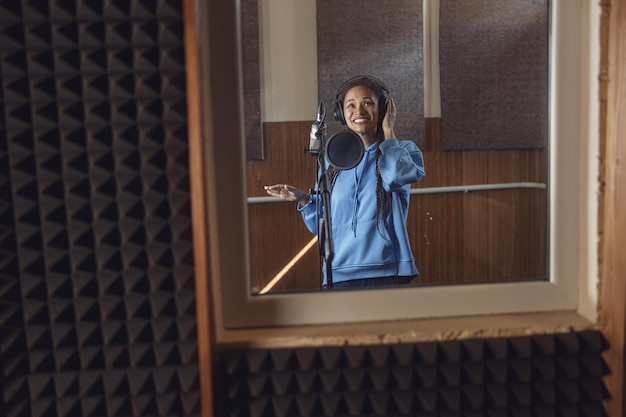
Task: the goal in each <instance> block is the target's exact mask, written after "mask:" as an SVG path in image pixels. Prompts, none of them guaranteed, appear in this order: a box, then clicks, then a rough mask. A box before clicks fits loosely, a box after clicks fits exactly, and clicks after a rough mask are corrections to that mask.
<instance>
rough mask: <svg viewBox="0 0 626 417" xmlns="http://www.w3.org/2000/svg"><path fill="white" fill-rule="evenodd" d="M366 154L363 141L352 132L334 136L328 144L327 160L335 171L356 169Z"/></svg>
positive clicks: (342, 132) (343, 132)
mask: <svg viewBox="0 0 626 417" xmlns="http://www.w3.org/2000/svg"><path fill="white" fill-rule="evenodd" d="M364 153H365V146H363V141H361V138H360V137H359V135H357V134H356V133H354V132H353V131H351V130H347V131H341V132H337V133H335V134H333V135H332V136H331V137H330V139H328V141H327V143H326V159H327V160H328V162H329V163H330V164H331V165H332V166H333V167H335V169H339V170H348V169H352V168H354V167H355V166H357V165H359V162H361V159H363V154H364Z"/></svg>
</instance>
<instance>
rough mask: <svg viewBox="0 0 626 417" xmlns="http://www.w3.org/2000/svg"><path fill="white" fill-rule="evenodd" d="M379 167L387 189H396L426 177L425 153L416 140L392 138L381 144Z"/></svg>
mask: <svg viewBox="0 0 626 417" xmlns="http://www.w3.org/2000/svg"><path fill="white" fill-rule="evenodd" d="M379 146H380V151H381V156H380V158H379V159H378V169H379V171H380V175H381V177H382V179H383V185H384V187H385V189H386V190H387V191H395V190H397V189H399V188H402V187H403V186H405V185H407V184H412V183H414V182H417V181H419V180H421V179H422V178H424V176H425V175H426V171H425V170H424V155H423V154H422V151H421V150H420V148H418V147H417V145H416V144H415V142H413V141H409V140H402V141H399V140H398V139H395V138H392V139H387V140H385V141H383V142H382V143H381V144H380V145H379Z"/></svg>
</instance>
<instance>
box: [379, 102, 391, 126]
mask: <svg viewBox="0 0 626 417" xmlns="http://www.w3.org/2000/svg"><path fill="white" fill-rule="evenodd" d="M388 106H389V97H385V99H384V100H383V102H382V104H381V106H380V111H379V113H378V127H379V128H380V129H382V128H383V120H384V119H385V116H386V115H387V107H388Z"/></svg>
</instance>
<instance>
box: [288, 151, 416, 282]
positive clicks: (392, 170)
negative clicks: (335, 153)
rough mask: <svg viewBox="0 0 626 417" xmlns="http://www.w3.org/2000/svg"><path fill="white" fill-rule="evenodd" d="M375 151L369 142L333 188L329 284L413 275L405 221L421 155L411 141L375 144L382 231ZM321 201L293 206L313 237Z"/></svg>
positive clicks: (313, 197) (313, 198) (412, 263)
mask: <svg viewBox="0 0 626 417" xmlns="http://www.w3.org/2000/svg"><path fill="white" fill-rule="evenodd" d="M376 148H377V144H376V143H374V144H372V145H371V146H370V147H368V148H367V149H366V150H365V154H364V156H363V159H362V160H361V162H360V163H359V165H357V166H356V167H354V168H353V169H350V170H346V171H341V173H340V174H339V176H338V177H337V180H336V182H335V184H334V186H333V188H332V192H331V195H330V215H331V224H332V237H333V246H334V256H333V258H332V261H331V267H332V271H333V283H336V282H341V281H347V280H351V279H361V278H378V277H394V276H404V277H406V276H416V275H418V271H417V267H416V266H415V258H414V256H413V252H412V251H411V244H410V241H409V236H408V233H407V229H406V220H407V214H408V209H409V197H410V191H411V184H412V183H414V182H417V181H419V180H421V179H422V178H424V175H425V172H424V157H423V155H422V151H421V150H420V149H419V148H418V147H417V145H415V143H414V142H412V141H408V140H401V141H399V140H397V139H387V140H385V141H383V142H382V143H381V144H380V150H381V152H382V155H380V157H379V160H378V168H379V171H380V175H381V177H382V180H383V187H384V188H385V191H387V192H391V196H392V202H391V210H390V212H389V213H386V214H385V215H386V219H387V227H386V228H385V225H384V224H383V223H382V222H380V223H379V221H378V219H377V217H376V171H375V170H376V163H375V160H376ZM320 200H321V199H320V197H319V196H317V195H314V196H312V197H311V199H310V200H309V202H308V204H306V205H305V206H302V205H300V204H298V210H300V211H301V213H302V219H303V220H304V223H305V224H306V226H307V228H308V229H309V230H310V231H311V233H314V234H316V233H317V229H318V223H319V216H321V204H317V203H318V202H319V201H320ZM324 284H326V266H325V265H324Z"/></svg>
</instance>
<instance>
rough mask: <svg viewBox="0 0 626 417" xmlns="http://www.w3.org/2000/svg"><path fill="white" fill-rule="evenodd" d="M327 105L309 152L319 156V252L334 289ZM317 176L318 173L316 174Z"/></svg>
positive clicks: (322, 109) (320, 112)
mask: <svg viewBox="0 0 626 417" xmlns="http://www.w3.org/2000/svg"><path fill="white" fill-rule="evenodd" d="M325 119H326V103H324V101H321V102H320V104H319V107H318V109H317V118H316V120H315V122H314V123H313V126H312V128H311V145H310V147H309V149H306V148H305V149H304V150H305V152H306V151H307V150H308V151H309V152H310V153H311V154H312V155H314V156H315V155H316V156H317V165H318V167H319V169H318V172H319V178H318V181H317V190H315V189H314V190H311V193H316V194H318V195H319V196H320V198H319V199H316V201H321V203H322V208H321V211H322V215H321V217H320V218H319V221H318V224H317V240H318V245H317V246H318V252H319V255H320V258H323V259H324V261H325V265H326V286H327V287H328V288H332V287H333V269H332V266H331V265H332V260H333V256H334V253H335V250H334V247H333V235H332V224H331V220H330V189H329V187H328V170H327V169H326V164H325V152H326V143H325V142H326V122H325ZM316 176H317V173H316Z"/></svg>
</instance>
